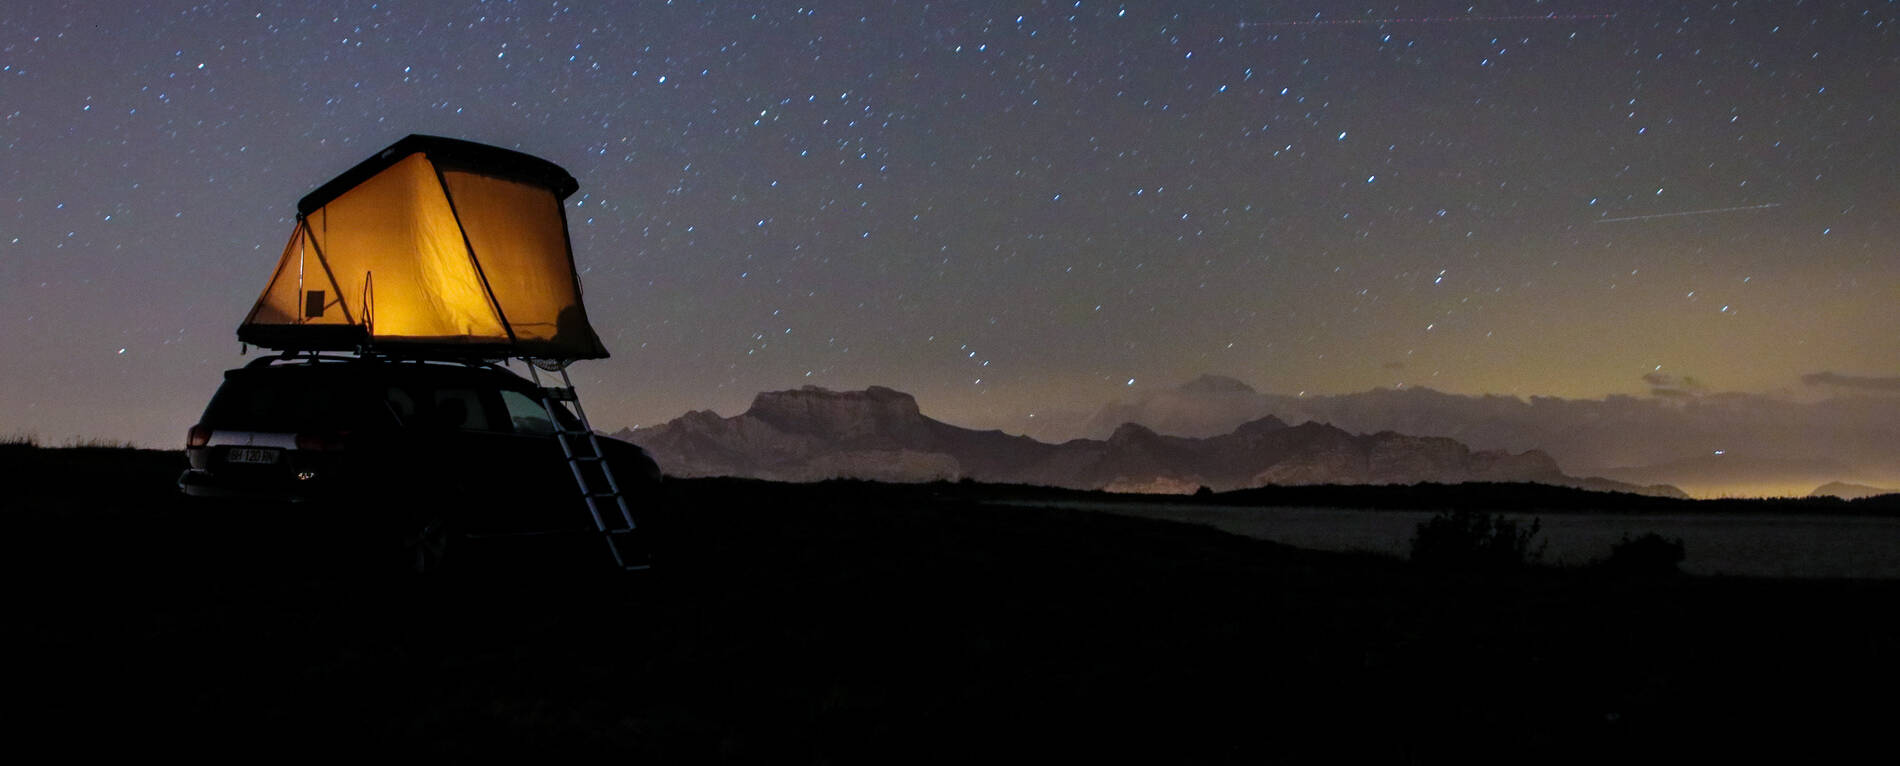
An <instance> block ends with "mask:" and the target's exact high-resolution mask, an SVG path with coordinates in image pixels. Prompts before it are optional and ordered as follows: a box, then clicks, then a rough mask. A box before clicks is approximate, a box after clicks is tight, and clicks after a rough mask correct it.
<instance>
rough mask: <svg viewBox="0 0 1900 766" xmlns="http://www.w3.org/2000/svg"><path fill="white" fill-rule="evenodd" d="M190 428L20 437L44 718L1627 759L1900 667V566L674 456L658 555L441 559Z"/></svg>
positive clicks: (14, 561) (747, 746)
mask: <svg viewBox="0 0 1900 766" xmlns="http://www.w3.org/2000/svg"><path fill="white" fill-rule="evenodd" d="M178 462H179V458H178V457H177V456H176V454H175V453H172V454H168V453H161V452H133V451H125V450H94V451H85V450H75V451H66V450H8V451H5V453H4V454H0V465H3V466H4V467H5V470H6V472H7V474H8V475H9V476H10V478H12V481H10V482H9V484H10V485H13V486H23V485H24V486H25V487H27V491H25V493H24V494H22V495H20V496H18V498H19V502H18V503H17V504H9V511H8V515H9V517H11V518H10V519H9V525H10V526H11V527H12V529H13V532H12V533H10V534H9V535H8V536H7V539H8V546H7V547H8V555H7V560H8V563H9V565H10V567H11V568H13V569H14V571H13V572H12V576H11V577H10V578H9V580H10V582H11V583H12V584H13V587H12V588H11V589H10V590H12V591H13V592H14V593H15V596H14V597H12V598H10V601H11V602H12V606H13V608H12V609H11V610H10V611H12V612H13V613H14V616H13V618H12V619H11V620H9V622H10V623H11V624H12V625H13V627H11V628H9V629H8V632H9V633H10V634H12V637H13V638H14V639H15V640H14V641H12V643H14V644H15V646H16V648H15V650H14V652H15V654H14V656H15V658H16V667H15V668H14V670H13V671H12V672H11V673H10V675H11V676H12V678H11V679H10V682H9V686H10V687H11V691H12V692H13V695H14V696H15V698H16V701H24V702H27V703H30V704H31V706H32V708H33V709H34V710H35V712H34V713H33V714H32V715H29V716H27V717H25V718H22V719H15V720H14V722H13V723H14V724H15V729H16V731H19V732H22V733H26V734H27V735H28V736H29V737H33V736H42V737H45V738H47V739H48V740H49V741H52V742H55V743H56V744H59V745H60V746H62V747H67V748H77V749H120V748H137V749H141V750H144V749H149V748H151V747H154V746H157V747H161V748H169V747H171V746H187V747H191V748H193V749H198V748H206V749H212V750H219V749H227V748H235V749H243V748H249V747H252V746H262V747H264V748H266V750H265V752H266V753H268V754H281V753H282V752H285V751H291V752H305V751H311V750H325V749H329V748H341V749H346V750H361V749H362V748H363V747H366V746H367V747H371V748H375V749H388V748H395V749H419V750H429V751H436V752H442V753H448V754H461V755H471V756H473V755H481V756H495V755H503V754H511V753H518V754H522V755H545V754H547V753H550V752H556V753H563V754H583V753H586V752H590V751H603V752H615V753H630V754H634V755H646V756H658V757H662V758H664V759H665V760H666V761H680V760H712V759H724V760H739V761H746V760H756V761H765V762H786V761H794V762H805V761H853V760H871V759H877V760H887V759H889V758H893V757H895V758H900V759H903V760H922V759H931V758H935V757H954V756H958V755H966V756H968V755H973V756H979V757H997V756H1002V755H1021V754H1023V753H1024V751H1025V749H1027V750H1030V751H1036V752H1045V753H1049V754H1066V755H1070V756H1076V755H1081V756H1087V755H1108V756H1116V757H1121V758H1126V757H1132V756H1140V755H1154V756H1157V757H1167V758H1170V759H1187V760H1192V761H1208V760H1237V761H1248V762H1254V761H1258V760H1261V759H1262V758H1264V757H1275V756H1289V755H1290V756H1323V757H1327V758H1332V759H1337V758H1344V757H1349V756H1354V755H1363V756H1371V757H1374V758H1377V759H1378V760H1381V761H1394V760H1418V759H1424V760H1436V759H1443V758H1449V757H1453V756H1455V755H1462V754H1466V753H1472V752H1476V753H1479V754H1488V755H1492V756H1498V757H1506V758H1512V759H1532V758H1535V759H1539V760H1553V759H1554V760H1600V759H1601V758H1605V757H1611V756H1614V755H1618V754H1627V753H1634V754H1637V755H1650V756H1654V755H1658V754H1660V751H1665V750H1680V751H1681V752H1682V753H1685V754H1694V755H1698V756H1702V755H1708V754H1709V753H1710V751H1711V750H1712V749H1713V750H1719V749H1724V748H1732V749H1734V750H1736V751H1737V752H1749V753H1752V754H1759V751H1758V748H1759V747H1761V746H1763V745H1764V744H1790V745H1793V746H1796V747H1801V748H1813V747H1832V746H1840V745H1844V744H1846V743H1847V742H1849V741H1852V740H1855V739H1857V738H1867V739H1869V740H1871V738H1872V737H1873V735H1874V732H1878V731H1884V730H1885V724H1886V723H1887V721H1888V720H1889V719H1890V717H1891V716H1890V715H1889V714H1890V713H1891V712H1892V708H1893V706H1892V704H1891V703H1890V702H1887V701H1885V700H1886V699H1887V698H1888V697H1889V695H1890V694H1891V690H1892V689H1893V682H1894V681H1895V680H1900V672H1897V671H1900V634H1897V633H1896V631H1895V630H1894V627H1895V623H1896V618H1895V616H1894V614H1893V609H1892V607H1893V605H1894V604H1895V603H1896V601H1895V596H1896V594H1900V586H1896V585H1895V584H1889V583H1779V582H1750V581H1723V580H1716V581H1700V580H1693V579H1687V578H1684V579H1680V580H1671V581H1661V582H1658V581H1648V582H1631V581H1614V580H1607V579H1601V578H1597V577H1594V576H1591V575H1588V574H1587V573H1579V572H1555V571H1542V572H1531V573H1526V574H1523V575H1521V576H1515V577H1511V578H1505V579H1491V580H1471V579H1451V578H1446V577H1440V576H1432V575H1427V574H1424V573H1421V572H1417V571H1414V570H1413V569H1412V568H1411V567H1409V566H1408V565H1406V564H1404V563H1403V562H1399V561H1394V560H1389V559H1380V558H1373V557H1356V556H1341V555H1328V554H1319V553H1313V552H1306V551H1299V550H1295V549H1290V548H1286V547H1284V546H1278V545H1274V544H1271V543H1264V542H1258V541H1251V540H1246V539H1242V538H1237V537H1233V536H1229V535H1225V534H1221V533H1219V532H1215V531H1212V530H1208V529H1203V528H1199V527H1193V526H1187V525H1175V524H1167V523H1159V522H1150V521H1143V520H1139V519H1131V518H1123V517H1118V516H1111V515H1107V514H1092V513H1087V512H1072V511H1054V510H1041V509H1025V508H999V507H994V506H985V505H978V504H976V503H974V502H972V501H971V499H970V498H971V497H972V496H973V495H975V494H979V493H981V492H984V491H987V490H984V489H983V488H967V487H956V486H948V485H932V486H924V487H892V486H881V485H870V484H855V483H840V484H823V485H807V486H785V485H771V484H763V483H755V482H733V481H713V480H700V481H681V482H674V483H672V484H671V485H670V486H669V489H668V492H669V494H670V495H671V497H670V511H669V512H668V513H667V514H666V515H665V516H664V517H663V518H661V519H660V520H659V521H658V523H656V524H654V525H653V528H654V529H655V530H656V532H657V533H661V534H664V539H665V541H666V544H665V545H664V546H663V547H662V548H661V549H660V553H661V555H662V556H663V557H664V558H663V559H662V561H661V566H660V568H658V569H656V570H655V571H654V572H651V573H648V574H646V575H635V576H625V575H620V574H618V573H601V572H594V571H589V570H586V569H585V567H582V566H577V565H576V562H586V561H594V560H598V556H597V555H596V554H598V553H599V552H598V551H596V550H595V549H594V548H592V547H591V546H589V547H585V548H578V549H572V550H566V549H555V550H552V551H547V550H535V549H530V548H527V547H525V546H521V547H508V548H504V549H499V550H497V549H495V548H493V547H492V546H491V547H490V548H489V549H487V550H478V551H473V552H472V553H473V554H474V555H473V556H472V557H473V558H474V559H475V561H473V562H470V563H471V564H480V565H481V566H478V567H472V570H473V571H465V572H464V573H462V574H461V575H460V576H454V577H446V578H427V579H421V580H418V579H415V578H405V577H392V576H388V575H386V574H385V573H383V572H382V571H380V570H373V569H365V568H363V567H361V566H357V565H356V563H357V562H354V561H352V564H351V565H349V566H343V565H339V564H338V562H337V561H336V560H335V559H336V558H337V557H336V556H335V555H334V553H335V551H337V550H339V549H340V548H339V546H337V545H335V540H334V539H332V538H329V537H325V536H324V535H323V534H319V533H318V532H317V531H314V530H313V527H312V526H311V525H308V524H303V523H297V524H284V523H281V522H282V521H283V520H285V519H286V518H290V519H295V517H297V516H299V515H302V514H304V513H307V512H309V511H311V510H312V509H301V508H299V509H285V508H275V507H268V506H215V507H209V508H207V507H205V506H203V505H200V504H193V503H187V502H184V501H183V500H182V499H180V498H176V497H175V496H174V495H173V494H172V492H171V490H170V486H169V483H168V482H169V481H170V480H171V479H172V478H174V477H175V475H176V472H177V470H178V469H179V468H180V466H179V465H178ZM29 478H31V479H32V480H31V481H23V480H25V479H29ZM69 482H80V483H69ZM69 486H83V487H85V488H86V491H85V492H82V493H79V494H66V493H64V492H63V491H58V490H62V489H63V488H65V487H69ZM326 540H328V541H329V542H325V541H326ZM1859 692H1872V693H1873V694H1874V695H1875V696H1874V697H1873V698H1872V699H1871V700H1869V701H1862V700H1859V699H1853V700H1850V699H1849V696H1848V695H1849V694H1850V693H1859Z"/></svg>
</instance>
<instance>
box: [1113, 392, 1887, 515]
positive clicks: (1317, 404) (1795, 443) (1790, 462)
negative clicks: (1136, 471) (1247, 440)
mask: <svg viewBox="0 0 1900 766" xmlns="http://www.w3.org/2000/svg"><path fill="white" fill-rule="evenodd" d="M1269 415H1271V416H1273V417H1277V418H1280V419H1281V420H1284V421H1287V422H1290V423H1299V422H1305V421H1309V420H1312V421H1318V422H1322V423H1331V424H1333V425H1336V426H1339V427H1341V428H1344V429H1346V430H1348V431H1351V432H1354V433H1377V432H1381V431H1394V432H1398V433H1404V434H1414V435H1419V436H1442V437H1447V438H1451V439H1456V440H1458V441H1460V442H1462V443H1464V444H1466V445H1468V446H1470V447H1471V448H1473V449H1477V450H1505V451H1509V452H1523V451H1527V450H1538V451H1541V452H1544V453H1547V454H1549V455H1550V456H1551V457H1553V458H1555V459H1556V460H1557V461H1558V462H1559V464H1560V465H1562V466H1563V467H1564V468H1565V469H1567V470H1569V471H1572V472H1576V473H1580V474H1587V475H1593V476H1605V477H1609V478H1613V479H1617V480H1620V481H1625V482H1633V483H1637V484H1657V483H1667V484H1670V485H1673V486H1677V487H1681V488H1683V489H1685V490H1688V491H1690V492H1692V493H1695V494H1697V495H1698V496H1722V495H1758V494H1793V495H1799V494H1803V493H1805V492H1806V491H1807V489H1808V488H1809V487H1813V486H1815V485H1816V484H1819V483H1822V482H1826V481H1831V480H1841V481H1849V482H1854V483H1862V484H1870V485H1877V486H1892V485H1893V484H1894V483H1895V482H1900V468H1897V467H1896V466H1900V462H1896V461H1895V460H1894V459H1893V457H1894V450H1893V445H1894V444H1896V443H1900V396H1893V395H1890V394H1884V393H1859V394H1857V393H1854V392H1847V393H1841V394H1838V395H1836V396H1834V397H1833V398H1829V399H1823V400H1819V401H1811V402H1803V401H1792V400H1789V399H1787V398H1781V397H1775V396H1768V395H1761V394H1735V393H1715V394H1698V395H1695V396H1687V397H1683V396H1678V397H1661V396H1650V397H1639V396H1624V395H1612V396H1607V397H1604V398H1602V399H1563V398H1557V397H1545V396H1534V397H1530V398H1529V399H1521V398H1518V397H1515V396H1499V395H1484V396H1470V395H1464V394H1450V393H1444V392H1441V391H1435V390H1433V389H1430V388H1415V387H1407V388H1379V389H1373V390H1370V391H1363V392H1359V393H1350V394H1330V395H1320V396H1291V395H1284V394H1267V393H1260V392H1258V391H1255V390H1254V389H1253V388H1252V387H1250V386H1248V385H1247V384H1245V383H1242V382H1240V381H1238V380H1235V379H1233V378H1228V377H1223V376H1218V375H1203V376H1201V377H1199V378H1195V379H1194V380H1191V381H1188V382H1187V383H1185V384H1183V385H1180V386H1177V387H1174V388H1167V389H1158V390H1154V391H1150V392H1147V393H1145V394H1142V395H1140V396H1138V397H1134V398H1132V399H1128V400H1119V401H1114V402H1111V403H1109V404H1107V405H1105V406H1103V407H1102V408H1101V409H1099V410H1097V411H1096V412H1095V414H1094V415H1093V416H1091V417H1089V418H1088V419H1087V420H1086V422H1084V423H1083V424H1082V426H1081V428H1080V429H1079V431H1078V432H1077V433H1079V435H1081V436H1085V437H1089V438H1097V439H1101V438H1107V437H1108V436H1109V435H1110V434H1112V433H1113V432H1114V431H1115V429H1116V428H1119V427H1120V426H1121V425H1122V424H1123V423H1140V424H1142V425H1144V426H1146V427H1148V428H1150V429H1153V430H1154V431H1156V432H1158V433H1163V434H1171V435H1176V436H1192V437H1203V438H1206V437H1214V436H1218V435H1220V434H1225V433H1228V432H1230V431H1232V430H1233V429H1234V428H1236V427H1238V426H1239V425H1240V424H1243V423H1247V422H1250V421H1253V420H1257V419H1259V418H1262V417H1266V416H1269ZM1718 456H1720V457H1723V458H1725V459H1722V460H1712V459H1710V458H1715V457H1718Z"/></svg>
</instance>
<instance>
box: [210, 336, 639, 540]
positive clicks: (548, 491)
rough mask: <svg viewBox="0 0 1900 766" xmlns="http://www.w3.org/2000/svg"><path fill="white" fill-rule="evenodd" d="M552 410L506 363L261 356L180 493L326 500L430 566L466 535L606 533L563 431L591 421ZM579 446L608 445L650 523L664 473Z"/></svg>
mask: <svg viewBox="0 0 1900 766" xmlns="http://www.w3.org/2000/svg"><path fill="white" fill-rule="evenodd" d="M552 411H553V415H554V418H553V419H550V417H549V412H550V411H549V408H547V407H545V406H543V404H542V396H541V392H540V390H539V389H537V388H536V386H535V385H534V384H532V383H530V382H528V381H527V380H525V379H523V378H521V377H520V376H518V375H515V374H514V373H512V372H509V371H507V370H506V369H503V368H501V367H498V366H495V365H493V364H487V363H481V362H467V363H461V362H435V361H420V360H406V359H398V358H388V357H374V356H372V357H353V356H314V355H306V356H297V357H272V358H265V359H260V360H258V361H256V362H253V363H251V364H250V365H248V366H246V367H243V368H241V369H236V370H230V371H228V372H226V373H225V374H224V385H223V386H221V387H220V388H219V389H218V392H217V394H216V395H215V396H213V397H212V399H211V404H210V405H209V406H207V407H206V408H205V412H204V415H203V416H202V417H201V418H199V421H198V424H197V425H194V426H192V427H191V431H190V434H189V436H188V437H187V440H186V446H185V452H186V455H187V456H188V457H189V458H190V461H191V468H190V469H189V470H187V471H185V473H184V475H182V476H180V477H179V480H178V486H179V488H180V489H182V490H183V491H184V492H185V493H186V494H188V495H192V496H197V497H227V498H243V499H254V500H279V501H293V502H300V501H317V502H322V503H325V504H328V505H330V506H332V507H333V508H335V509H336V511H337V512H336V513H331V514H328V516H330V517H332V518H334V517H336V516H338V515H339V514H340V515H343V516H348V517H351V518H353V519H355V520H358V521H362V522H365V523H366V524H368V525H370V526H372V527H381V528H385V529H388V530H393V531H397V532H399V533H400V535H399V536H400V537H401V538H402V539H403V541H404V542H405V543H406V544H407V547H408V548H409V549H411V550H410V551H409V553H408V554H405V555H409V554H413V555H414V557H415V559H414V563H415V564H416V565H417V566H418V567H422V568H427V567H428V566H429V565H430V564H432V563H433V562H432V561H431V560H430V559H431V558H432V557H435V556H439V555H440V554H441V553H442V551H441V547H442V546H444V545H446V544H447V542H448V541H449V540H450V539H452V538H455V539H459V538H461V537H463V536H464V535H465V534H477V535H507V534H518V533H536V532H546V531H558V530H574V531H582V530H595V526H594V524H593V521H592V519H591V517H590V516H589V515H588V507H587V503H586V501H585V500H584V499H583V497H582V495H581V490H580V488H579V483H578V482H577V480H576V477H575V475H574V471H575V467H574V466H575V465H578V466H580V468H581V470H583V471H586V472H589V473H588V481H589V482H590V483H591V484H592V486H593V488H594V489H596V490H599V489H604V488H606V486H607V483H606V481H605V477H604V476H603V475H602V474H601V473H600V469H599V468H598V467H597V466H598V463H597V462H596V461H591V460H581V461H578V462H575V463H570V461H569V460H568V458H567V454H566V452H564V451H563V449H562V444H561V441H560V437H559V436H558V435H557V429H558V430H560V431H570V432H580V431H581V425H580V423H579V422H577V421H576V420H575V419H574V418H573V416H572V413H570V412H569V411H568V410H567V408H566V407H564V406H556V407H554V408H553V410H552ZM567 440H568V442H569V444H570V445H572V448H573V449H575V450H576V452H577V453H578V454H580V455H581V456H582V457H583V458H585V457H589V456H591V447H590V444H592V443H596V441H597V443H598V444H599V445H600V447H601V450H602V452H603V453H604V454H603V455H602V457H604V458H605V463H606V464H607V466H608V467H609V470H611V471H612V472H613V476H614V479H615V480H616V481H617V482H618V484H619V486H620V488H621V490H622V494H623V495H624V496H625V497H626V498H627V500H628V501H629V503H630V507H632V508H633V509H634V510H635V512H636V513H638V511H639V509H640V506H641V504H642V503H643V502H647V501H650V499H651V497H652V496H653V494H654V491H653V490H654V489H655V487H656V485H657V483H658V481H659V478H660V472H659V468H658V467H657V466H656V465H655V464H654V462H653V460H652V459H651V458H649V457H648V456H647V454H646V452H645V451H644V450H642V449H640V448H639V447H637V446H635V445H632V444H628V443H626V442H622V441H619V440H615V439H610V438H607V437H598V439H597V440H589V439H588V438H587V437H586V436H585V435H584V434H578V435H575V436H570V437H568V438H567ZM601 505H602V507H603V510H610V509H611V507H612V503H611V502H608V503H602V504H601ZM611 512H612V513H614V514H615V515H616V516H617V514H618V512H617V510H612V511H611ZM636 520H637V519H636ZM616 526H618V525H616Z"/></svg>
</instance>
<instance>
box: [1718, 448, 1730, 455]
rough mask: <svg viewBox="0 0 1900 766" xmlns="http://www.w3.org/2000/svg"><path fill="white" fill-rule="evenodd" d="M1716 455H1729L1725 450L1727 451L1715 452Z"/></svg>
mask: <svg viewBox="0 0 1900 766" xmlns="http://www.w3.org/2000/svg"><path fill="white" fill-rule="evenodd" d="M1715 454H1717V455H1726V454H1728V450H1725V449H1719V450H1716V451H1715Z"/></svg>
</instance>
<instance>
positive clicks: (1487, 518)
mask: <svg viewBox="0 0 1900 766" xmlns="http://www.w3.org/2000/svg"><path fill="white" fill-rule="evenodd" d="M1542 527H1543V522H1542V520H1540V519H1532V520H1531V523H1530V526H1529V527H1526V528H1523V529H1519V528H1518V524H1517V522H1515V521H1512V520H1510V519H1507V518H1505V517H1504V516H1503V515H1493V514H1489V513H1478V512H1476V511H1470V510H1464V509H1460V510H1456V511H1448V512H1440V513H1439V514H1438V515H1436V516H1433V517H1432V518H1431V519H1430V520H1429V521H1426V522H1425V523H1423V524H1420V525H1418V534H1417V535H1415V536H1413V537H1412V561H1413V562H1414V563H1417V564H1419V565H1422V566H1427V567H1432V568H1434V569H1444V570H1456V571H1479V570H1500V569H1514V568H1517V567H1522V566H1526V565H1528V564H1534V563H1536V562H1537V561H1539V560H1541V559H1543V557H1544V547H1545V545H1546V543H1543V542H1538V543H1537V544H1536V546H1535V547H1532V542H1533V541H1534V539H1535V538H1536V537H1537V532H1538V530H1539V529H1541V528H1542Z"/></svg>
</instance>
